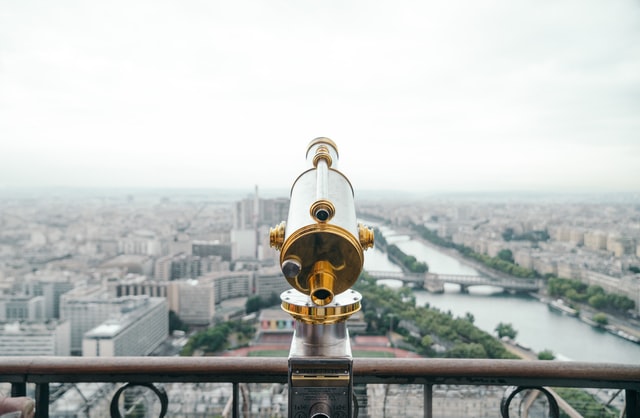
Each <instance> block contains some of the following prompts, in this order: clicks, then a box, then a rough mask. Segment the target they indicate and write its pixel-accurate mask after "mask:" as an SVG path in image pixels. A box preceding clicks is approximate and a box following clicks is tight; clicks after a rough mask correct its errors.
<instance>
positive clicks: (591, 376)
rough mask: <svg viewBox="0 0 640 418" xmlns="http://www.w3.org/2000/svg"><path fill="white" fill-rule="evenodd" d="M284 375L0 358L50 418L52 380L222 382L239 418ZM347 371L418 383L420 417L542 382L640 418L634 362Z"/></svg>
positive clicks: (184, 362)
mask: <svg viewBox="0 0 640 418" xmlns="http://www.w3.org/2000/svg"><path fill="white" fill-rule="evenodd" d="M287 374H288V366H287V359H286V358H282V357H270V358H265V357H261V358H257V357H256V358H254V357H113V358H87V357H0V382H9V383H11V387H12V389H11V390H12V395H13V396H22V395H25V394H26V388H27V384H34V385H35V400H36V416H37V417H41V418H45V417H49V412H48V411H49V401H50V384H52V383H81V382H111V383H121V384H128V385H130V386H131V385H142V386H148V387H152V388H154V389H155V386H153V384H156V383H167V382H176V383H187V382H191V383H197V382H226V383H230V384H232V385H233V391H232V405H233V407H232V413H231V415H232V416H233V417H240V416H241V414H240V406H239V405H240V398H241V395H240V390H239V385H240V384H243V383H282V384H285V383H286V382H287ZM353 375H354V383H355V384H400V385H423V387H424V392H423V393H424V399H423V402H424V411H423V416H424V417H429V418H430V417H433V398H432V396H433V387H434V386H435V385H469V386H507V387H514V390H513V392H512V393H516V392H517V391H519V390H521V389H522V388H530V387H535V388H543V389H542V392H543V393H544V392H546V389H545V388H548V387H572V388H608V389H618V390H622V391H624V393H625V404H624V412H625V413H626V417H627V418H632V417H633V418H640V365H624V364H611V363H607V364H605V363H583V362H559V361H527V360H489V359H427V358H424V359H416V358H411V359H381V358H354V360H353ZM156 392H157V393H156V394H159V395H161V394H160V393H159V392H158V391H157V390H156ZM116 397H117V396H115V397H114V401H113V402H115V398H116ZM163 402H166V399H165V400H163ZM550 403H553V400H551V402H550ZM165 410H166V408H165ZM500 413H502V416H509V415H508V412H506V415H505V412H504V411H502V412H500V411H496V416H499V414H500ZM115 416H117V413H115ZM551 416H554V415H553V413H551Z"/></svg>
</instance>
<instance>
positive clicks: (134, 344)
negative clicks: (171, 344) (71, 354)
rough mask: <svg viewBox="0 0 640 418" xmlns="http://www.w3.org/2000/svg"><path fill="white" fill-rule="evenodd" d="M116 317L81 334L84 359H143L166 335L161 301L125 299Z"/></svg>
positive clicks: (164, 308)
mask: <svg viewBox="0 0 640 418" xmlns="http://www.w3.org/2000/svg"><path fill="white" fill-rule="evenodd" d="M125 304H126V305H125V307H123V309H122V310H121V314H120V316H119V317H111V318H109V319H108V320H106V321H105V322H103V323H102V324H100V325H98V326H97V327H95V328H93V329H91V330H89V331H88V332H86V333H85V334H84V337H83V340H82V355H83V356H84V357H114V356H146V355H149V354H150V353H151V352H152V351H153V350H154V349H155V348H156V347H158V346H159V345H160V344H161V343H162V342H163V341H164V340H165V339H166V338H167V336H168V335H169V316H168V307H167V302H166V300H165V299H164V298H150V297H146V296H142V297H138V298H135V299H133V298H132V299H128V300H127V301H126V302H125Z"/></svg>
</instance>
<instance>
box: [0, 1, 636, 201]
mask: <svg viewBox="0 0 640 418" xmlns="http://www.w3.org/2000/svg"><path fill="white" fill-rule="evenodd" d="M318 136H326V137H329V138H331V139H333V140H334V141H335V142H336V143H337V145H338V149H339V152H340V162H339V168H340V169H341V171H343V172H344V173H345V174H346V175H347V176H348V177H349V178H350V180H351V182H352V184H353V186H354V188H356V189H359V188H362V189H367V190H373V189H378V188H380V189H393V188H395V189H398V190H415V191H421V192H429V191H454V192H456V191H499V190H510V191H512V190H518V191H539V190H553V191H579V192H584V191H589V190H594V191H624V190H634V191H639V190H640V2H638V1H637V0H634V1H631V0H628V1H624V0H623V1H617V0H611V1H602V0H576V1H562V0H553V1H550V0H549V1H547V0H537V1H517V0H495V1H482V2H480V1H476V0H468V1H439V2H428V1H425V0H420V1H397V0H394V1H373V0H366V1H347V0H335V1H327V0H322V1H320V0H314V1H306V0H295V1H294V0H291V1H278V0H268V1H245V0H240V1H238V0H233V1H210V0H208V1H177V0H176V1H170V0H164V1H162V0H160V1H157V0H154V1H149V2H141V1H83V0H82V1H75V2H74V1H55V2H52V1H46V0H43V1H35V0H0V187H22V186H37V187H42V186H45V187H48V186H71V187H75V186H79V187H87V186H89V187H94V186H95V187H123V186H131V187H147V186H149V187H198V188H202V187H205V188H221V187H224V188H231V187H238V188H247V189H252V188H253V186H254V185H256V184H257V185H259V186H260V187H263V188H289V187H290V185H291V183H292V181H293V180H294V179H295V178H296V177H297V176H298V174H299V173H300V172H301V171H302V170H303V169H305V167H306V165H305V159H304V156H305V152H306V149H307V144H308V143H309V142H310V141H311V140H312V139H314V138H316V137H318Z"/></svg>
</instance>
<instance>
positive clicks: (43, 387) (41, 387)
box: [36, 383, 49, 418]
mask: <svg viewBox="0 0 640 418" xmlns="http://www.w3.org/2000/svg"><path fill="white" fill-rule="evenodd" d="M36 418H49V383H38V384H36Z"/></svg>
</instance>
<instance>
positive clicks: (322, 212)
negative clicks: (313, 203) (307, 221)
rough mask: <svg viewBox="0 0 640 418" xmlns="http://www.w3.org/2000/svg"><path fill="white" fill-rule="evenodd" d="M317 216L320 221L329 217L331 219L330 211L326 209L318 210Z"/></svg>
mask: <svg viewBox="0 0 640 418" xmlns="http://www.w3.org/2000/svg"><path fill="white" fill-rule="evenodd" d="M316 218H317V219H318V220H319V221H322V222H324V221H326V220H327V219H329V211H327V210H326V209H320V210H318V211H317V212H316Z"/></svg>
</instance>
